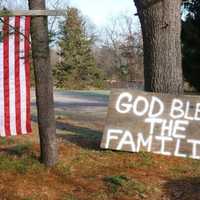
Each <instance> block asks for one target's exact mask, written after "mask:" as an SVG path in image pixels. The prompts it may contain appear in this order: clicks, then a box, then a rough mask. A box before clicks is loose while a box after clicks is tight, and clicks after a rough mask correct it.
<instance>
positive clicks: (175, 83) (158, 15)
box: [134, 0, 183, 94]
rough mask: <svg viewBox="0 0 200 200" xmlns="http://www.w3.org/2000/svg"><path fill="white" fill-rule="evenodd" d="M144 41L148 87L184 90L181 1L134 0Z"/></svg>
mask: <svg viewBox="0 0 200 200" xmlns="http://www.w3.org/2000/svg"><path fill="white" fill-rule="evenodd" d="M134 2H135V5H136V7H137V10H138V15H139V18H140V22H141V27H142V33H143V42H144V76H145V90H146V91H153V92H161V93H172V94H180V93H183V75H182V58H181V40H180V34H181V17H180V6H181V0H134Z"/></svg>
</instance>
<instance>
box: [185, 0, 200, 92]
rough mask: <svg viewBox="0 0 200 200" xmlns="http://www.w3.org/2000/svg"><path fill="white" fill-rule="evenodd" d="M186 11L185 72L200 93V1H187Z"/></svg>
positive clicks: (188, 79) (187, 78)
mask: <svg viewBox="0 0 200 200" xmlns="http://www.w3.org/2000/svg"><path fill="white" fill-rule="evenodd" d="M184 9H185V11H186V12H188V14H187V16H186V20H185V21H183V22H182V43H183V45H182V47H183V72H184V76H185V78H186V80H187V81H189V82H190V83H191V85H193V86H194V87H195V88H196V89H197V90H199V91H200V81H199V79H200V0H192V1H190V2H188V1H186V3H184Z"/></svg>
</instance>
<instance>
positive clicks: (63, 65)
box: [53, 7, 143, 89]
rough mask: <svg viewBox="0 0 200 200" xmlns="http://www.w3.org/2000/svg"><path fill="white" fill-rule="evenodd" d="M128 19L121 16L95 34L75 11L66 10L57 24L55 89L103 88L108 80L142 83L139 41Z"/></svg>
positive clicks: (71, 8)
mask: <svg viewBox="0 0 200 200" xmlns="http://www.w3.org/2000/svg"><path fill="white" fill-rule="evenodd" d="M132 17H133V16H128V15H122V16H120V17H119V18H117V19H113V20H112V21H111V25H110V26H108V27H106V28H105V29H104V30H102V31H101V32H98V31H96V30H95V28H94V27H93V26H92V25H91V23H90V22H89V21H88V19H86V18H85V17H83V16H82V15H81V13H80V11H79V10H78V9H77V8H73V7H68V8H67V16H66V19H65V20H64V22H61V23H60V30H61V31H60V33H59V42H58V46H59V49H58V56H59V58H58V63H57V64H56V65H54V77H55V86H56V87H59V88H66V89H90V88H105V87H106V85H107V83H108V82H109V81H112V80H116V81H135V80H141V79H143V67H142V56H143V51H142V38H141V35H140V31H139V26H138V25H137V26H136V25H135V23H134V21H133V18H132ZM53 62H54V61H53ZM77 80H78V81H77Z"/></svg>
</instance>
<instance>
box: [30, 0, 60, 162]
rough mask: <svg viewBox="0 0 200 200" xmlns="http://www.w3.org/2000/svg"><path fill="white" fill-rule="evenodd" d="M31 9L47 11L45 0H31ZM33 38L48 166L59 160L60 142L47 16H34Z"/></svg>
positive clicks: (43, 154)
mask: <svg viewBox="0 0 200 200" xmlns="http://www.w3.org/2000/svg"><path fill="white" fill-rule="evenodd" d="M29 8H30V9H33V10H34V9H35V10H37V9H39V10H43V9H45V0H29ZM31 37H32V56H33V64H34V72H35V81H36V97H37V100H36V102H37V110H38V125H39V135H40V149H41V162H42V163H44V164H45V165H46V166H53V165H55V164H56V162H57V142H56V126H55V117H54V116H55V114H54V101H53V77H52V68H51V65H50V52H49V41H48V28H47V17H42V16H41V17H32V20H31Z"/></svg>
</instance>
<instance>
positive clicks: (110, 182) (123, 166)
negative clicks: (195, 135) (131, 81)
mask: <svg viewBox="0 0 200 200" xmlns="http://www.w3.org/2000/svg"><path fill="white" fill-rule="evenodd" d="M85 95H90V93H87V92H85ZM92 95H94V94H92ZM97 95H102V93H100V94H97ZM106 95H107V94H106ZM103 98H105V97H103ZM94 116H95V115H94ZM94 116H93V117H94ZM56 120H57V127H58V130H57V132H58V143H59V163H58V164H57V165H56V166H55V167H53V168H51V169H47V168H45V167H44V166H43V165H42V164H41V163H40V162H39V141H38V132H37V124H36V123H35V122H33V133H32V134H31V135H27V136H23V137H21V136H19V137H16V138H10V139H1V141H0V149H1V151H0V199H2V200H3V199H5V200H13V199H16V200H40V199H41V200H139V199H148V200H149V199H150V200H151V199H152V200H175V199H180V200H188V199H191V200H197V199H200V190H199V186H200V161H197V160H192V159H180V158H175V157H166V156H159V155H154V154H150V153H145V152H141V153H126V152H115V151H105V150H101V149H100V148H99V144H100V140H101V136H102V131H103V127H104V120H99V118H98V117H97V118H96V119H95V118H94V119H93V121H92V123H91V122H90V121H88V120H86V121H85V123H83V120H80V119H79V118H77V119H75V118H74V115H73V116H71V115H70V113H67V114H61V113H57V116H56Z"/></svg>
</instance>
